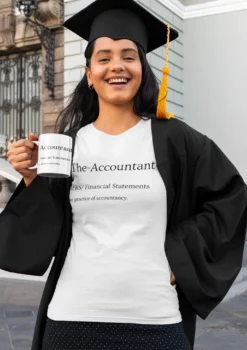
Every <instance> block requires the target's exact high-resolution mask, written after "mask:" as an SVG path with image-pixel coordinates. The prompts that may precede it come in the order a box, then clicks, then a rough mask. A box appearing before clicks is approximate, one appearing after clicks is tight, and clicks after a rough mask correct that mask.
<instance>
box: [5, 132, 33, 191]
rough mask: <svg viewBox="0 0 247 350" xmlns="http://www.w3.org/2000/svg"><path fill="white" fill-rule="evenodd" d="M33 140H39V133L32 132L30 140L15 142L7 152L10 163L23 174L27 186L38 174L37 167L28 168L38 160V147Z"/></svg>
mask: <svg viewBox="0 0 247 350" xmlns="http://www.w3.org/2000/svg"><path fill="white" fill-rule="evenodd" d="M32 141H38V135H37V134H30V135H29V140H19V141H16V142H14V143H13V144H12V145H10V146H9V151H8V153H7V157H8V161H9V163H10V164H11V165H12V166H13V168H14V169H15V170H16V171H18V173H20V174H21V175H22V176H23V178H24V182H25V184H26V186H29V185H30V184H31V182H32V181H33V180H34V179H35V177H36V176H37V169H33V170H29V169H28V168H29V167H32V166H34V165H35V164H37V162H38V147H37V146H36V145H35V144H34V143H33V142H32Z"/></svg>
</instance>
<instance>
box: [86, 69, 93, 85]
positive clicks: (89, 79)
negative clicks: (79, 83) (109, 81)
mask: <svg viewBox="0 0 247 350" xmlns="http://www.w3.org/2000/svg"><path fill="white" fill-rule="evenodd" d="M85 74H86V76H87V81H88V85H92V84H93V82H92V79H91V72H90V69H89V68H88V67H86V68H85Z"/></svg>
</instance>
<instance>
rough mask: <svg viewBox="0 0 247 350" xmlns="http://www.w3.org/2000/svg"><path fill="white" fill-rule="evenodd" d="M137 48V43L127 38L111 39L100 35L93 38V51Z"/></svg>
mask: <svg viewBox="0 0 247 350" xmlns="http://www.w3.org/2000/svg"><path fill="white" fill-rule="evenodd" d="M128 48H129V49H135V50H136V51H138V49H137V45H136V44H135V43H134V41H131V40H128V39H119V40H113V39H111V38H108V37H102V38H98V39H96V40H95V46H94V53H97V52H98V51H99V50H111V51H113V50H124V49H128Z"/></svg>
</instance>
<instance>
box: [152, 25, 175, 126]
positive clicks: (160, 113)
mask: <svg viewBox="0 0 247 350" xmlns="http://www.w3.org/2000/svg"><path fill="white" fill-rule="evenodd" d="M166 25H167V43H166V64H165V67H164V68H163V69H162V72H163V77H162V81H161V86H160V91H159V97H158V105H157V111H156V117H157V118H159V119H170V118H173V117H174V114H173V113H169V112H167V111H166V98H167V94H168V75H169V74H170V69H169V67H168V58H169V56H168V51H169V42H170V26H169V24H167V23H166Z"/></svg>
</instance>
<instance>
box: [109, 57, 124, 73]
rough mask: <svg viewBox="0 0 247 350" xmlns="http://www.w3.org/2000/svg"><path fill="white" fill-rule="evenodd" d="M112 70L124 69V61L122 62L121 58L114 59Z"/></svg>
mask: <svg viewBox="0 0 247 350" xmlns="http://www.w3.org/2000/svg"><path fill="white" fill-rule="evenodd" d="M111 70H112V71H113V72H119V71H120V72H121V71H123V70H124V65H123V62H121V60H119V59H116V60H114V61H112V66H111Z"/></svg>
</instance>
